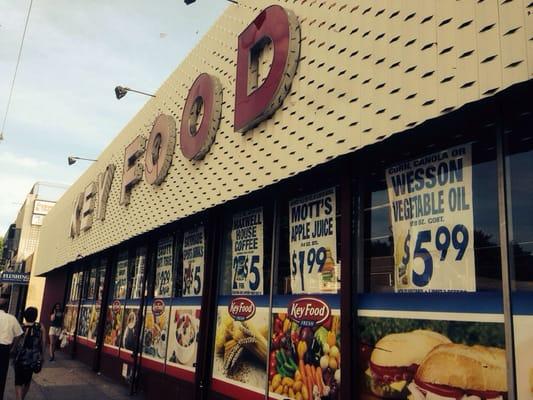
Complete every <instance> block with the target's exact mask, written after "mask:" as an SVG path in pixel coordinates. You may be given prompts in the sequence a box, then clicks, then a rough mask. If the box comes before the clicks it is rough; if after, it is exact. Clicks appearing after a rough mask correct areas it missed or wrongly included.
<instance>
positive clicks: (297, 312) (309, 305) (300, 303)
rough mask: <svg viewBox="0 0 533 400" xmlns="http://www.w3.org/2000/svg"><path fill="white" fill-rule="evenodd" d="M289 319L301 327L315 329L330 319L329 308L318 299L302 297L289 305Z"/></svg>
mask: <svg viewBox="0 0 533 400" xmlns="http://www.w3.org/2000/svg"><path fill="white" fill-rule="evenodd" d="M287 312H288V314H289V318H290V319H291V320H292V321H294V322H296V323H297V324H298V325H300V326H309V327H313V326H316V325H320V324H321V323H322V322H324V321H325V320H326V319H328V318H329V316H330V314H331V310H330V308H329V306H328V305H327V304H326V303H325V302H324V301H323V300H320V299H318V298H316V297H300V298H298V299H296V300H293V301H292V302H291V303H289V307H288V310H287Z"/></svg>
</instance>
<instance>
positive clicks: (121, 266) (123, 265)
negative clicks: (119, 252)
mask: <svg viewBox="0 0 533 400" xmlns="http://www.w3.org/2000/svg"><path fill="white" fill-rule="evenodd" d="M127 287H128V258H127V257H126V258H120V259H119V261H118V262H117V276H116V279H115V290H114V294H113V297H114V298H115V299H125V298H126V288H127Z"/></svg>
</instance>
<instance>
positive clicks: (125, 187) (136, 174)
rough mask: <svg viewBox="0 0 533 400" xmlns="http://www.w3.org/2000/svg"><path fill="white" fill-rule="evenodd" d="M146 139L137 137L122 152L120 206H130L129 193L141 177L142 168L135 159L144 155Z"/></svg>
mask: <svg viewBox="0 0 533 400" xmlns="http://www.w3.org/2000/svg"><path fill="white" fill-rule="evenodd" d="M145 147H146V139H145V138H144V137H142V136H141V135H139V136H137V137H136V138H135V139H134V140H133V142H131V143H130V144H129V145H128V146H127V147H126V149H125V150H124V170H123V171H122V190H121V192H120V204H121V205H128V204H130V193H131V189H132V188H133V186H134V185H136V184H137V182H139V181H140V180H141V178H142V176H143V166H142V165H141V164H138V163H137V159H138V158H139V157H140V156H141V154H142V153H144V149H145Z"/></svg>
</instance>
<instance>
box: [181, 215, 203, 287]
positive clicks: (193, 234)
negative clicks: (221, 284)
mask: <svg viewBox="0 0 533 400" xmlns="http://www.w3.org/2000/svg"><path fill="white" fill-rule="evenodd" d="M181 261H182V272H181V284H182V286H181V289H182V290H181V293H182V296H183V297H189V296H201V295H202V293H203V286H204V269H205V229H204V226H203V225H198V226H195V227H193V228H191V229H187V230H185V231H184V233H183V244H182V260H181Z"/></svg>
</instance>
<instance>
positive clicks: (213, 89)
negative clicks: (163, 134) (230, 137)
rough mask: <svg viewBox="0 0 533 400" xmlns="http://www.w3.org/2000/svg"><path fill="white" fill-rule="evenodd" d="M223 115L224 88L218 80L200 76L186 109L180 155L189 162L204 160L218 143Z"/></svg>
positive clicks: (206, 75) (184, 110)
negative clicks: (211, 148)
mask: <svg viewBox="0 0 533 400" xmlns="http://www.w3.org/2000/svg"><path fill="white" fill-rule="evenodd" d="M221 113H222V86H221V85H220V82H219V80H218V79H217V78H215V77H214V76H211V75H209V74H206V73H203V74H200V75H198V77H197V78H196V80H195V81H194V83H193V84H192V86H191V88H190V89H189V94H188V96H187V101H186V102H185V106H184V107H183V115H182V116H181V126H180V148H181V152H182V153H183V155H184V156H185V157H187V158H188V159H189V160H201V159H202V158H204V156H205V154H206V153H207V152H208V151H209V148H210V147H211V145H212V144H213V141H214V140H215V135H216V133H217V130H218V125H219V124H220V114H221Z"/></svg>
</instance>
